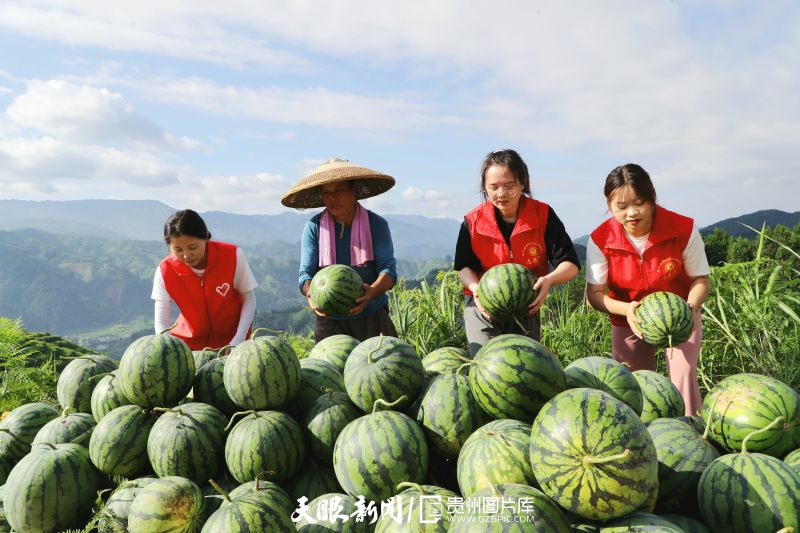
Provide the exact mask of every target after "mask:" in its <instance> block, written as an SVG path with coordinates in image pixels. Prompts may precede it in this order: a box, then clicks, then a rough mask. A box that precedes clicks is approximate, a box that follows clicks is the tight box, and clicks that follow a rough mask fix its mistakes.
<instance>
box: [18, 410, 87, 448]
mask: <svg viewBox="0 0 800 533" xmlns="http://www.w3.org/2000/svg"><path fill="white" fill-rule="evenodd" d="M95 425H96V422H95V421H94V418H92V415H90V414H88V413H72V414H69V415H68V414H66V412H65V413H63V414H62V415H61V416H59V417H57V418H54V419H52V420H51V421H50V422H48V423H47V424H45V425H44V426H42V429H40V430H39V432H38V433H37V434H36V437H34V439H33V442H34V443H42V442H49V443H50V444H62V443H65V442H77V444H82V445H84V446H87V445H88V444H89V436H90V435H91V434H92V430H93V429H94V426H95Z"/></svg>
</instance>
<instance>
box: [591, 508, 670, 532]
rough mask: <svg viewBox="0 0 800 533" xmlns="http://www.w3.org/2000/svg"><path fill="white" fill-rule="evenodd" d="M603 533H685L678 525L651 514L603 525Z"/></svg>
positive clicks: (621, 519) (640, 514) (635, 515)
mask: <svg viewBox="0 0 800 533" xmlns="http://www.w3.org/2000/svg"><path fill="white" fill-rule="evenodd" d="M600 531H601V533H631V532H632V531H636V532H637V533H684V531H683V529H681V528H680V527H679V526H678V525H676V524H674V523H673V522H670V521H669V520H667V519H666V518H662V517H660V516H656V515H654V514H650V513H642V512H638V513H631V514H629V515H626V516H623V517H622V518H616V519H614V520H611V521H609V522H606V523H605V524H603V526H602V527H601V528H600Z"/></svg>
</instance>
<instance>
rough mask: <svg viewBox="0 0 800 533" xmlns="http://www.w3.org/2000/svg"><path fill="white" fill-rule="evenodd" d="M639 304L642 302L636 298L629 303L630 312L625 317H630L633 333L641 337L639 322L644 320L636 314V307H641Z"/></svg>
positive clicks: (629, 323) (629, 324)
mask: <svg viewBox="0 0 800 533" xmlns="http://www.w3.org/2000/svg"><path fill="white" fill-rule="evenodd" d="M639 305H640V302H637V301H636V300H634V301H632V302H631V303H629V304H628V313H627V314H626V315H625V318H627V319H628V326H629V327H630V328H631V331H633V334H634V335H636V336H637V337H639V338H640V339H641V338H642V332H641V331H640V330H639V324H641V323H642V320H641V319H640V318H639V317H638V316H636V308H637V307H639Z"/></svg>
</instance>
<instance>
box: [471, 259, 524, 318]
mask: <svg viewBox="0 0 800 533" xmlns="http://www.w3.org/2000/svg"><path fill="white" fill-rule="evenodd" d="M535 283H536V276H534V275H533V273H532V272H531V271H530V270H528V269H527V268H525V267H524V266H522V265H520V264H518V263H504V264H501V265H496V266H493V267H492V268H490V269H489V270H487V271H486V272H484V273H483V276H481V279H480V281H479V282H478V294H477V296H478V300H480V303H481V305H482V306H483V308H484V309H485V310H486V312H487V313H488V314H489V316H490V317H492V319H496V320H515V319H519V318H520V317H524V316H526V315H527V314H528V306H529V305H530V304H531V303H532V302H533V300H535V299H536V294H537V291H534V290H533V286H534V284H535Z"/></svg>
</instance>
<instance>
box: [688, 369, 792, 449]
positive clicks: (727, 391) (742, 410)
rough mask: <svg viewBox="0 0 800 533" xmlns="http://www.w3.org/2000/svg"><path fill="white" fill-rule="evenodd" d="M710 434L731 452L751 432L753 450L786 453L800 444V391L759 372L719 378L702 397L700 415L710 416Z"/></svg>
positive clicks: (706, 418) (739, 445) (749, 446)
mask: <svg viewBox="0 0 800 533" xmlns="http://www.w3.org/2000/svg"><path fill="white" fill-rule="evenodd" d="M709 411H710V412H711V413H710V420H711V423H710V428H709V438H710V439H712V440H714V441H716V442H717V443H719V444H720V445H721V446H722V447H723V448H725V449H726V450H728V451H730V452H736V451H738V450H739V449H741V447H742V441H743V440H744V438H745V437H746V436H747V435H748V434H750V433H751V432H753V431H755V430H758V429H762V428H765V427H767V426H769V425H770V424H771V423H772V421H773V420H775V419H776V418H777V417H779V416H780V417H783V420H782V423H781V424H778V425H775V426H772V427H771V429H769V430H768V431H765V432H762V433H758V434H757V435H755V436H754V437H753V438H752V439H751V440H750V443H749V445H748V448H749V449H750V451H754V452H760V453H765V454H767V455H772V456H773V457H783V456H784V455H786V454H787V453H788V452H790V451H792V450H794V449H795V448H798V447H800V394H798V393H797V391H795V390H794V389H792V388H791V387H789V386H788V385H786V384H785V383H783V382H781V381H778V380H777V379H774V378H771V377H769V376H762V375H760V374H735V375H733V376H728V377H727V378H725V379H723V380H722V381H720V382H719V383H718V384H717V385H716V386H715V387H714V388H713V389H711V390H710V391H709V393H708V394H707V395H706V397H705V398H704V399H703V408H702V412H701V416H702V417H703V419H704V420H708V419H709Z"/></svg>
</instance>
